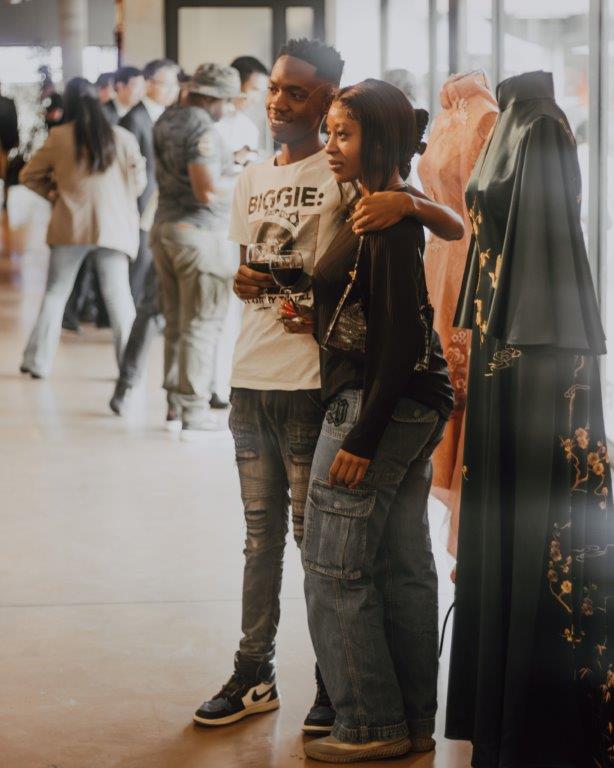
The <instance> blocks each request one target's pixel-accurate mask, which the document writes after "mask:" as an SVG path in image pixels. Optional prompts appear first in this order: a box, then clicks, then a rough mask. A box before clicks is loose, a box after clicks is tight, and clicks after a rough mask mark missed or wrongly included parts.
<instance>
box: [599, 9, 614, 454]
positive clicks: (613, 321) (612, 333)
mask: <svg viewBox="0 0 614 768" xmlns="http://www.w3.org/2000/svg"><path fill="white" fill-rule="evenodd" d="M607 24H608V34H607V39H608V48H607V52H606V56H607V71H606V78H607V79H606V87H607V91H606V93H607V104H606V109H607V110H608V113H609V114H608V119H607V120H606V121H605V124H606V133H605V137H604V139H605V141H606V142H607V155H606V170H607V212H606V215H605V221H604V227H605V233H606V234H605V253H603V254H601V258H602V260H603V264H602V266H601V278H602V281H603V285H602V286H601V296H602V307H601V309H602V314H603V317H604V321H605V333H606V336H607V338H608V349H609V354H608V355H607V357H606V359H605V364H604V368H603V370H604V378H605V388H604V411H605V420H606V434H607V436H608V440H612V441H614V120H612V115H613V114H614V0H608V8H607Z"/></svg>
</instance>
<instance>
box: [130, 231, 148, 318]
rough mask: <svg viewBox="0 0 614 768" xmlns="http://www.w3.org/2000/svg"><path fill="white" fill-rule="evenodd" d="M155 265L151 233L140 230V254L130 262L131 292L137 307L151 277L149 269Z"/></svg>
mask: <svg viewBox="0 0 614 768" xmlns="http://www.w3.org/2000/svg"><path fill="white" fill-rule="evenodd" d="M152 264H153V253H152V252H151V249H150V247H149V232H145V230H143V229H140V230H139V252H138V253H137V256H136V259H134V261H132V262H130V290H131V291H132V297H133V299H134V303H135V305H136V306H137V307H138V305H139V303H140V301H141V299H142V297H143V294H144V293H145V284H146V282H147V277H148V275H149V269H150V267H151V265H152Z"/></svg>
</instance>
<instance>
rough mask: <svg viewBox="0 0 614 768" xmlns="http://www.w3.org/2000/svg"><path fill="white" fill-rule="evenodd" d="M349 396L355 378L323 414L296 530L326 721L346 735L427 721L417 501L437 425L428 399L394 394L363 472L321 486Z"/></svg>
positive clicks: (428, 674)
mask: <svg viewBox="0 0 614 768" xmlns="http://www.w3.org/2000/svg"><path fill="white" fill-rule="evenodd" d="M361 400H362V392H361V391H359V390H348V391H346V392H344V393H343V394H342V395H340V396H339V398H337V399H336V400H335V401H333V403H331V405H330V408H329V411H328V413H327V416H326V418H325V419H324V425H323V427H322V434H321V436H320V439H319V441H318V446H317V449H316V452H315V456H314V460H313V468H312V474H311V481H310V485H309V496H308V500H307V506H306V509H305V538H304V541H303V564H304V567H305V594H306V597H307V615H308V620H309V630H310V632H311V638H312V640H313V645H314V648H315V651H316V656H317V659H318V664H319V666H320V670H321V672H322V677H323V678H324V682H325V684H326V689H327V691H328V693H329V695H330V697H331V701H332V702H333V705H334V707H335V711H336V713H337V719H336V721H335V725H334V727H333V731H332V733H333V735H334V736H336V737H337V738H338V739H339V740H341V741H345V742H352V743H364V742H367V741H373V740H391V739H396V738H400V737H402V736H404V735H406V734H407V733H408V731H409V734H410V736H415V737H418V736H430V735H431V734H432V733H433V730H434V727H435V712H436V710H437V671H438V657H437V651H438V647H437V645H438V642H437V641H438V615H437V572H436V570H435V562H434V559H433V554H432V551H431V539H430V534H429V524H428V514H427V501H428V496H429V491H430V487H431V479H432V467H431V455H432V453H433V450H434V449H435V446H436V445H437V444H438V443H439V442H440V440H441V438H442V435H443V429H444V426H445V422H444V420H443V419H442V418H440V417H439V415H438V414H437V412H436V411H434V410H431V409H430V408H428V407H427V406H424V405H422V404H420V403H417V402H415V401H413V400H409V399H403V400H401V401H400V402H399V404H398V405H397V408H396V410H395V412H394V415H393V417H392V419H391V421H390V423H389V424H388V426H387V427H386V431H385V433H384V436H383V438H382V440H381V442H380V444H379V446H378V450H377V453H376V455H375V458H374V459H373V461H372V462H371V465H370V467H369V471H368V473H367V476H366V478H365V480H364V482H363V483H361V484H360V486H359V487H358V488H356V489H354V490H350V489H348V488H346V487H345V486H339V485H335V486H330V485H329V483H328V473H329V470H330V467H331V465H332V463H333V460H334V458H335V456H336V454H337V452H338V450H339V449H340V447H341V445H342V443H343V440H344V439H345V437H346V436H347V434H348V433H349V432H350V430H351V429H352V427H353V426H354V424H356V421H357V419H358V416H359V414H360V407H361ZM340 414H341V415H342V418H340Z"/></svg>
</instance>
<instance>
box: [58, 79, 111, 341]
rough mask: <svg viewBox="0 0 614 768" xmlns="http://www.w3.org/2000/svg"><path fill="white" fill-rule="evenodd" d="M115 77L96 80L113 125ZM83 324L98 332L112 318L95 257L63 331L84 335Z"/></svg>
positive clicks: (82, 272) (82, 273) (85, 268)
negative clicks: (103, 292) (82, 332)
mask: <svg viewBox="0 0 614 768" xmlns="http://www.w3.org/2000/svg"><path fill="white" fill-rule="evenodd" d="M114 83H115V73H114V72H103V73H102V74H101V75H100V76H99V77H98V79H97V80H96V83H95V86H96V91H97V92H98V98H99V100H100V103H101V104H102V105H103V112H104V113H105V115H106V116H107V118H108V119H109V122H110V123H111V124H112V125H115V124H116V123H117V121H118V119H119V118H118V116H117V112H116V111H115V107H114V105H113V99H114V98H115V97H116V93H115V85H114ZM81 321H83V322H95V323H96V326H97V327H98V328H109V326H110V322H109V315H108V313H107V308H106V307H105V304H104V299H103V298H102V292H101V290H100V283H99V280H98V275H97V274H96V269H95V266H94V259H93V255H91V254H90V256H89V257H88V258H87V259H86V260H85V261H84V262H83V264H82V265H81V267H80V269H79V274H78V275H77V279H76V280H75V285H74V288H73V289H72V292H71V294H70V296H69V298H68V301H67V302H66V307H65V309H64V317H63V318H62V328H64V330H66V331H73V332H74V333H81Z"/></svg>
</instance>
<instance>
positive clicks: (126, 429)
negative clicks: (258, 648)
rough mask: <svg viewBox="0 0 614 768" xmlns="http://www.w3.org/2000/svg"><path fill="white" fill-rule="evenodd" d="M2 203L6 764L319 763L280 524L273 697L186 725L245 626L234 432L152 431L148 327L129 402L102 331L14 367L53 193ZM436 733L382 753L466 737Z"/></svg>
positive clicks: (2, 742) (39, 271) (445, 592)
mask: <svg viewBox="0 0 614 768" xmlns="http://www.w3.org/2000/svg"><path fill="white" fill-rule="evenodd" d="M12 202H13V203H14V204H15V205H14V206H13V210H14V211H15V214H16V216H15V218H16V219H17V224H18V225H20V226H19V228H18V229H17V230H15V231H13V232H12V233H11V235H10V237H9V235H8V233H7V231H6V230H3V234H2V240H1V241H0V488H1V497H0V498H1V503H0V515H1V520H2V533H1V536H0V635H1V637H2V640H1V641H0V681H1V682H0V766H1V768H200V767H201V766H203V767H204V766H208V767H212V768H217V767H218V766H220V768H222V767H223V768H234V767H235V766H236V767H237V768H238V767H239V766H245V767H246V768H287V767H288V768H289V767H290V766H299V765H301V764H307V765H316V763H312V762H311V761H309V760H306V759H305V757H304V753H303V737H302V735H301V732H300V724H301V722H302V719H303V717H304V715H305V711H306V709H307V707H308V705H309V704H310V702H311V700H312V697H313V662H314V658H313V653H312V650H311V647H310V643H309V638H308V634H307V626H306V619H305V608H304V604H303V598H302V585H301V569H300V562H299V558H298V556H297V552H296V551H295V548H294V546H293V545H292V543H291V542H289V546H288V549H287V556H286V572H285V579H284V586H283V609H282V622H281V627H280V633H279V645H278V667H279V680H280V686H281V693H282V699H283V703H282V707H281V709H280V710H279V711H278V712H275V713H272V714H268V715H264V716H259V717H255V718H252V719H250V720H246V721H244V722H243V723H242V724H237V725H234V726H230V727H227V728H225V729H220V730H203V729H198V728H195V727H193V726H192V723H191V716H192V713H193V710H194V709H195V708H196V706H197V705H198V704H200V702H201V700H202V699H203V698H204V696H205V695H206V694H212V693H214V692H215V691H216V690H217V689H218V688H219V687H220V685H221V684H222V683H223V682H225V680H226V678H227V677H228V676H229V674H230V670H231V666H232V657H233V652H234V649H235V646H236V643H237V639H238V636H239V617H240V590H241V566H242V552H241V550H242V541H243V535H244V533H243V521H242V510H241V504H240V500H239V493H238V487H237V479H236V474H235V468H234V465H233V450H232V444H231V439H230V435H229V433H228V432H227V431H222V432H220V433H216V434H211V435H210V436H209V437H208V440H207V442H206V443H204V444H200V445H194V444H183V443H181V442H179V441H178V439H177V437H176V436H173V435H171V434H168V433H167V432H165V431H164V429H163V428H162V419H163V414H164V398H163V395H162V392H161V391H160V388H159V381H160V366H161V344H160V343H158V344H157V345H156V348H155V349H154V350H153V354H152V356H151V360H150V366H149V371H148V376H147V381H146V382H144V383H143V386H142V387H141V388H140V389H139V390H138V391H137V392H136V393H135V397H134V399H133V402H132V408H131V410H130V413H129V414H128V415H127V417H126V418H124V419H118V418H116V417H114V416H112V414H111V413H110V412H109V411H108V409H107V401H108V399H109V396H110V393H111V390H112V382H113V377H114V374H115V362H114V359H113V353H112V347H111V343H110V338H109V332H108V331H96V330H94V329H92V328H91V327H87V328H86V330H85V333H84V335H82V336H75V335H70V334H64V335H63V338H62V342H61V345H60V349H59V351H58V355H57V359H56V362H55V367H54V370H53V374H52V376H51V377H50V378H49V379H48V380H46V381H33V380H31V379H29V378H26V377H24V376H21V375H20V374H19V373H18V372H17V370H18V366H19V360H20V353H21V350H22V347H23V345H24V342H25V340H26V337H27V334H28V332H29V330H30V328H31V326H32V323H33V321H34V318H35V315H36V312H37V309H38V304H39V300H40V293H41V290H42V286H43V283H44V277H45V264H46V258H47V254H46V249H45V248H44V246H43V245H42V238H43V235H44V224H45V216H46V212H45V208H44V204H35V203H34V201H31V200H29V199H25V198H24V200H23V201H20V205H19V206H17V205H16V203H17V199H14V200H13V201H12ZM26 203H27V206H28V211H29V213H28V216H27V217H24V220H23V221H20V220H19V218H20V217H19V214H20V212H21V211H23V206H24V205H25V204H26ZM21 225H23V226H21ZM431 519H432V533H433V539H434V542H435V546H436V548H437V560H438V567H439V572H440V581H441V606H442V612H444V611H445V609H446V608H447V607H448V606H449V604H450V602H451V600H452V589H451V585H450V582H449V579H448V572H449V569H450V563H449V560H448V558H447V556H446V554H445V552H444V542H445V520H444V515H443V511H442V509H441V508H440V507H439V506H438V505H436V504H433V505H432V509H431ZM446 645H449V640H448V643H447V644H446ZM446 666H447V661H446V660H445V659H444V663H443V665H442V671H441V680H440V685H441V701H442V703H444V702H445V686H446V677H447V670H446ZM442 710H443V706H442ZM442 732H443V718H442V717H440V718H439V720H438V734H437V738H438V745H437V751H436V752H435V753H433V754H430V755H423V756H415V757H412V758H407V759H404V760H393V761H390V762H389V764H390V765H392V766H416V767H418V766H419V768H429V767H431V766H437V768H465V766H468V765H469V760H470V749H469V745H467V744H462V743H452V742H448V741H446V740H445V739H444V738H443V735H442Z"/></svg>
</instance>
